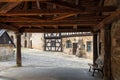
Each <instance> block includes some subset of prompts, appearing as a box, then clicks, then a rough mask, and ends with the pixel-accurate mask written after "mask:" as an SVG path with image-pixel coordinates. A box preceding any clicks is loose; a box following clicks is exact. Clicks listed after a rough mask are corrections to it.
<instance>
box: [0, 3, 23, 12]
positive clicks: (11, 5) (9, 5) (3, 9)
mask: <svg viewBox="0 0 120 80" xmlns="http://www.w3.org/2000/svg"><path fill="white" fill-rule="evenodd" d="M20 3H21V2H10V3H7V4H5V5H4V6H3V7H1V8H0V13H7V12H8V11H10V10H12V9H13V8H14V7H16V6H17V5H18V4H20Z"/></svg>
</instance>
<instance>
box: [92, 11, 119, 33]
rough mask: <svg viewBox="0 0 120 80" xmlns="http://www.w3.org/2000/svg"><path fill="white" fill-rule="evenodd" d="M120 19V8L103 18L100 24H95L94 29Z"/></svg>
mask: <svg viewBox="0 0 120 80" xmlns="http://www.w3.org/2000/svg"><path fill="white" fill-rule="evenodd" d="M119 19H120V9H118V10H117V11H115V12H114V13H112V14H111V15H110V16H108V17H106V18H105V19H103V20H102V21H101V22H100V23H99V24H97V25H96V26H94V31H97V30H99V29H101V28H102V27H105V26H104V25H106V24H111V23H112V22H113V21H116V20H119Z"/></svg>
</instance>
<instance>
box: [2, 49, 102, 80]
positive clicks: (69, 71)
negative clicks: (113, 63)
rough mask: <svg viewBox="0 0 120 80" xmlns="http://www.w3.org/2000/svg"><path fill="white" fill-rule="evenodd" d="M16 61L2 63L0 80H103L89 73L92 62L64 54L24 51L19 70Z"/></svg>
mask: <svg viewBox="0 0 120 80" xmlns="http://www.w3.org/2000/svg"><path fill="white" fill-rule="evenodd" d="M15 61H16V59H12V60H10V61H2V62H0V70H1V73H0V75H1V76H0V77H1V79H0V80H75V79H76V80H101V78H100V77H99V76H96V78H97V79H96V78H94V77H92V76H91V75H92V73H91V72H88V68H89V66H88V65H87V64H88V63H92V60H90V59H85V58H78V57H75V56H74V55H67V54H64V53H62V52H45V51H39V50H33V49H22V65H23V67H21V68H17V67H16V62H15ZM11 73H12V74H11ZM42 73H43V74H42ZM27 74H28V75H27ZM38 74H39V75H38ZM65 74H66V76H65ZM6 75H7V76H6ZM20 75H21V76H20ZM35 75H36V76H35ZM55 75H56V76H55ZM99 75H100V74H99ZM16 76H17V77H16ZM31 76H32V78H31ZM40 76H41V77H40ZM45 76H46V77H45ZM70 76H72V77H71V78H69V79H68V77H70ZM80 76H81V77H80ZM38 78H40V79H38Z"/></svg>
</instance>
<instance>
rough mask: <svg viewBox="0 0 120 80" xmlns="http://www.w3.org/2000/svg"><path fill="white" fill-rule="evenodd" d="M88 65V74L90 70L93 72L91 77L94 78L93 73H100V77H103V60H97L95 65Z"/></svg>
mask: <svg viewBox="0 0 120 80" xmlns="http://www.w3.org/2000/svg"><path fill="white" fill-rule="evenodd" d="M88 65H89V66H90V68H89V72H90V71H91V70H93V74H92V76H94V74H95V71H98V72H101V73H102V75H104V74H103V67H104V66H103V60H101V59H97V60H96V61H95V64H90V63H88Z"/></svg>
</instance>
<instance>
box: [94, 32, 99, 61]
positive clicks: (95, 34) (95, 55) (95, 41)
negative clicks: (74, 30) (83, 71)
mask: <svg viewBox="0 0 120 80" xmlns="http://www.w3.org/2000/svg"><path fill="white" fill-rule="evenodd" d="M97 58H98V48H97V32H93V63H95V61H96V59H97Z"/></svg>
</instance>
